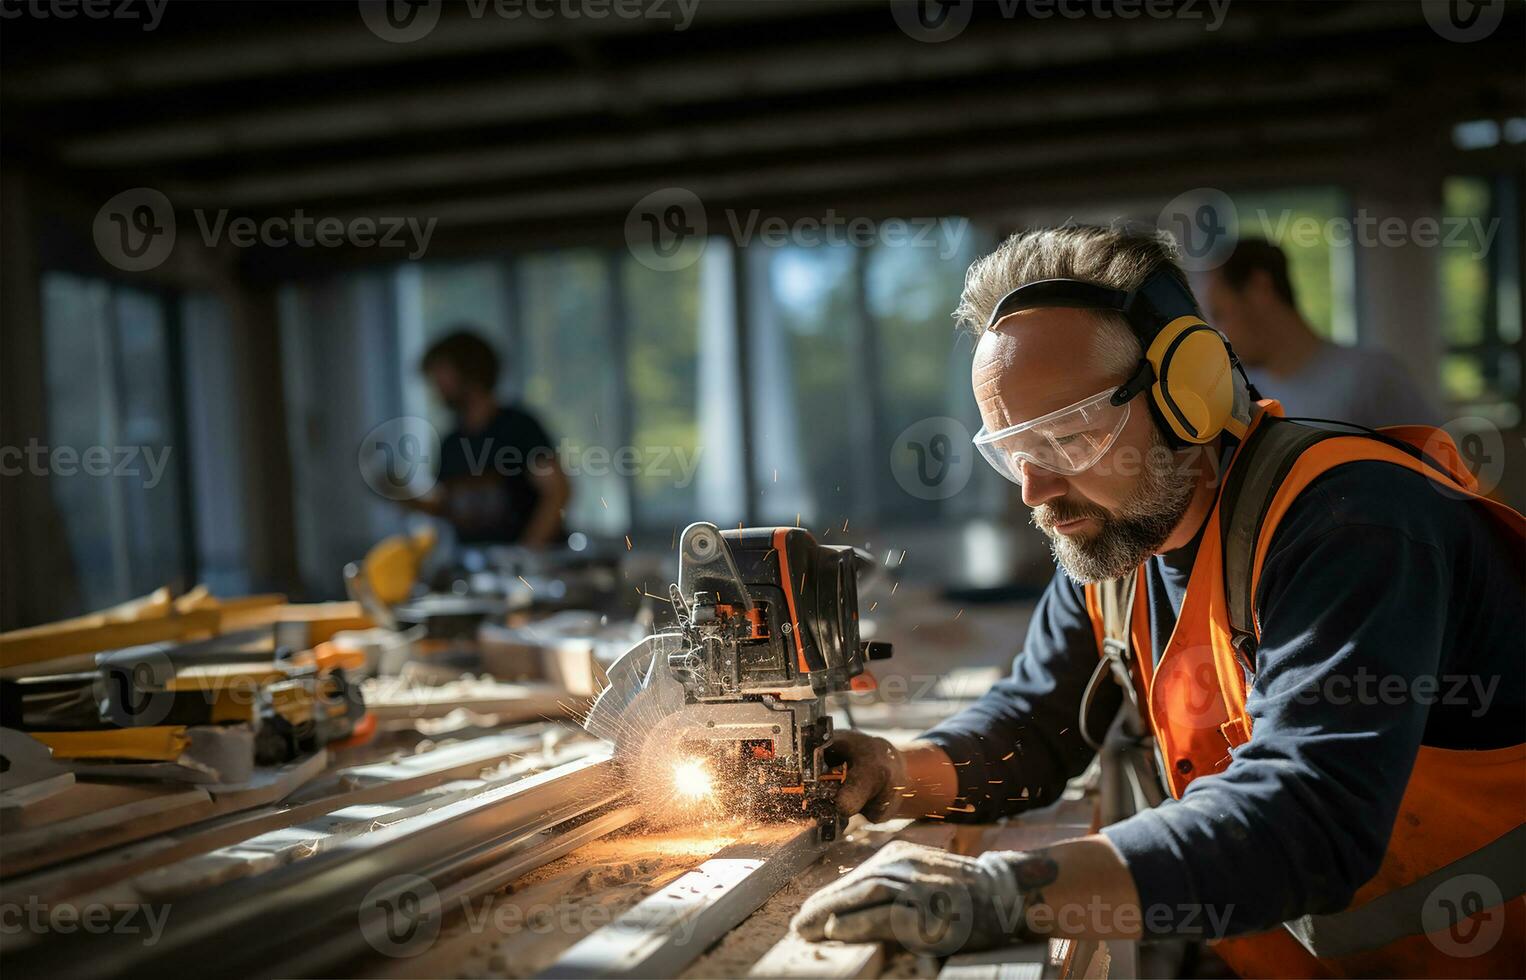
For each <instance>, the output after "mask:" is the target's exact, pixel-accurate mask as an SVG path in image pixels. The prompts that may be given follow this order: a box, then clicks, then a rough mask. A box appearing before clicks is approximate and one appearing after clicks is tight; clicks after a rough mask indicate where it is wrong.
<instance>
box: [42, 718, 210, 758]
mask: <svg viewBox="0 0 1526 980" xmlns="http://www.w3.org/2000/svg"><path fill="white" fill-rule="evenodd" d="M31 734H32V737H33V738H35V739H37V741H39V742H41V743H42V744H43V745H46V746H47V747H48V748H50V749H52V750H53V758H55V759H140V760H144V761H154V762H173V761H174V760H176V759H178V758H180V754H181V753H182V752H184V751H185V750H186V749H187V748H188V747H189V746H190V744H191V737H190V735H189V734H187V732H186V726H184V725H154V726H146V727H143V728H112V729H103V730H101V731H91V732H32V733H31Z"/></svg>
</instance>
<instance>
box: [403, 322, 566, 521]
mask: <svg viewBox="0 0 1526 980" xmlns="http://www.w3.org/2000/svg"><path fill="white" fill-rule="evenodd" d="M420 370H421V371H422V372H423V373H424V375H425V376H426V377H428V378H429V380H430V382H431V383H432V384H433V385H434V389H435V391H436V393H437V394H438V395H439V396H440V399H441V400H442V401H444V402H445V404H446V405H448V406H449V407H450V410H451V412H452V413H454V414H455V416H456V429H455V431H453V432H451V433H450V434H449V435H447V436H446V437H445V438H444V440H442V442H441V444H440V468H439V473H438V476H439V482H438V483H437V484H436V486H435V488H434V489H433V490H432V491H431V492H430V493H429V494H427V495H425V496H424V497H423V498H421V499H420V500H419V501H418V502H417V503H418V506H419V507H420V509H422V510H425V511H427V512H429V513H431V514H435V515H437V516H440V517H443V518H445V519H446V520H447V521H449V522H450V523H451V525H452V526H453V527H454V528H455V529H456V536H457V538H458V540H460V542H461V543H462V544H518V545H524V546H525V547H529V548H544V547H547V546H548V545H552V544H554V543H556V542H558V541H560V540H561V538H562V537H563V536H564V532H563V530H562V509H563V508H564V507H566V506H567V501H568V500H570V499H571V497H572V490H571V487H570V486H569V484H568V482H567V475H566V473H565V472H564V471H563V470H562V467H561V464H560V462H559V461H558V460H557V457H556V452H555V450H554V449H553V448H552V446H551V437H550V436H548V435H547V434H546V430H545V429H544V428H542V427H541V424H540V423H539V422H538V421H536V419H535V417H534V416H533V415H531V414H529V413H528V412H526V411H524V410H522V409H520V408H517V407H515V406H512V405H500V404H499V403H498V398H497V396H496V395H495V394H494V388H495V387H496V385H497V383H498V355H497V354H495V353H494V351H493V348H492V347H491V346H490V345H489V344H488V343H487V342H486V341H485V340H483V339H482V338H481V337H480V336H478V335H477V334H476V333H474V332H472V331H470V330H468V329H458V330H455V331H453V332H452V333H450V334H449V335H448V336H446V337H444V338H442V339H441V340H439V341H437V342H436V343H435V344H434V345H433V346H431V347H430V348H429V350H428V351H426V352H425V353H424V358H423V361H422V362H421V363H420Z"/></svg>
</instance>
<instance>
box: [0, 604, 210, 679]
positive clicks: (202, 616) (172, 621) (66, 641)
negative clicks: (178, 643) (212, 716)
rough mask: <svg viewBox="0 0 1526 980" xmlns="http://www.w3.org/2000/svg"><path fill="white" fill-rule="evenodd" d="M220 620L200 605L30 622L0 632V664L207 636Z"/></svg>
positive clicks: (6, 664) (37, 660)
mask: <svg viewBox="0 0 1526 980" xmlns="http://www.w3.org/2000/svg"><path fill="white" fill-rule="evenodd" d="M221 622H222V619H221V615H220V614H219V613H218V612H217V611H216V610H213V609H203V610H197V611H195V612H189V613H180V614H176V615H172V616H156V617H154V618H150V619H139V620H132V621H127V622H104V621H101V622H97V621H94V620H90V621H76V622H70V623H50V624H47V625H45V626H33V627H31V628H29V629H24V630H14V631H12V632H10V633H0V667H22V666H26V665H28V664H36V663H42V662H44V661H48V660H56V659H58V658H60V657H73V656H77V655H79V654H85V653H99V652H101V651H103V650H120V649H122V648H123V647H134V646H141V645H143V644H145V643H163V642H166V641H170V640H183V639H187V638H188V637H192V636H198V635H208V636H210V635H211V634H214V633H216V632H217V631H218V630H219V629H220V628H221Z"/></svg>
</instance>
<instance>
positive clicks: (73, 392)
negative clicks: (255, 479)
mask: <svg viewBox="0 0 1526 980" xmlns="http://www.w3.org/2000/svg"><path fill="white" fill-rule="evenodd" d="M42 293H43V323H44V330H45V358H46V364H45V368H44V370H45V371H46V377H47V406H48V437H47V438H48V445H47V447H46V450H47V455H46V457H45V458H44V459H43V461H42V464H41V465H45V466H46V467H47V479H48V483H49V487H50V488H51V491H52V494H53V500H54V503H55V505H56V506H57V507H58V510H59V513H60V514H61V515H62V517H63V523H64V527H65V533H66V536H67V538H68V541H69V550H70V554H71V557H72V558H73V561H74V571H75V583H76V588H77V591H78V596H77V599H78V611H83V610H87V609H98V608H101V607H103V606H107V605H111V604H113V603H116V602H121V601H123V600H124V599H127V598H130V597H131V596H134V595H139V594H143V593H146V592H149V591H152V590H153V589H155V588H158V587H159V586H161V585H175V586H178V587H180V588H185V587H187V586H188V585H189V584H190V583H189V582H188V581H187V579H188V574H189V558H190V556H189V555H188V553H187V550H186V543H187V542H186V539H185V537H184V535H185V534H186V532H187V531H188V529H189V527H190V522H189V518H188V515H185V514H183V513H182V507H181V467H182V466H184V465H185V461H184V460H183V459H182V458H181V455H182V452H183V449H182V447H181V445H180V442H179V439H178V438H177V424H178V422H177V418H176V414H177V412H178V406H177V405H176V403H175V397H174V388H173V386H172V384H171V381H170V355H171V339H170V327H169V325H168V323H167V322H166V316H165V307H164V304H163V303H162V302H161V301H160V299H159V298H158V297H157V296H155V295H153V294H150V293H146V292H142V291H139V290H133V289H123V288H118V287H115V286H112V285H110V284H108V283H107V282H105V281H102V280H97V279H84V278H80V277H78V276H73V275H69V274H65V273H48V274H46V275H44V276H43V283H42Z"/></svg>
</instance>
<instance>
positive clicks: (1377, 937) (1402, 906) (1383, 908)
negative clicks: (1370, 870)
mask: <svg viewBox="0 0 1526 980" xmlns="http://www.w3.org/2000/svg"><path fill="white" fill-rule="evenodd" d="M1461 875H1479V876H1482V877H1484V878H1487V879H1488V880H1489V881H1491V882H1493V883H1494V886H1495V887H1496V888H1498V889H1499V892H1498V897H1499V898H1500V899H1501V900H1503V901H1506V902H1508V901H1511V900H1513V899H1515V898H1516V897H1518V896H1520V895H1522V894H1526V824H1520V825H1517V826H1516V827H1514V828H1513V829H1511V830H1508V831H1506V832H1505V833H1504V834H1502V835H1501V836H1499V837H1496V838H1495V839H1494V840H1493V841H1491V842H1490V843H1488V844H1485V845H1484V846H1483V847H1481V848H1479V849H1478V850H1476V851H1473V852H1471V853H1469V854H1464V855H1463V856H1462V857H1460V858H1458V859H1457V860H1456V861H1453V862H1452V863H1451V864H1448V865H1446V866H1444V867H1440V868H1437V869H1436V870H1435V871H1432V872H1431V873H1430V874H1428V875H1426V876H1425V877H1423V878H1418V879H1416V880H1415V881H1412V882H1410V883H1409V884H1407V885H1405V886H1403V887H1402V888H1395V889H1394V890H1393V891H1390V892H1384V893H1383V894H1382V895H1379V896H1378V897H1377V898H1375V899H1373V900H1372V901H1370V902H1368V903H1367V904H1365V905H1359V906H1357V907H1356V908H1354V909H1347V910H1346V911H1344V912H1336V913H1335V914H1333V915H1306V916H1304V917H1302V918H1300V919H1294V920H1293V921H1291V922H1285V923H1283V925H1284V926H1285V927H1286V928H1287V930H1288V931H1289V932H1291V933H1292V934H1293V938H1295V939H1297V940H1298V942H1299V943H1300V944H1302V946H1303V947H1304V948H1305V949H1307V950H1308V951H1309V952H1310V953H1313V954H1314V955H1315V956H1318V957H1320V958H1321V959H1324V958H1327V957H1337V956H1351V955H1353V954H1355V953H1364V952H1367V951H1368V950H1373V949H1379V948H1381V947H1383V946H1387V945H1388V944H1389V943H1392V942H1396V941H1398V940H1400V939H1403V938H1404V937H1405V936H1414V935H1419V934H1421V933H1426V932H1434V931H1436V930H1437V929H1442V928H1446V927H1447V926H1449V925H1454V924H1455V923H1456V921H1457V920H1458V919H1459V918H1466V917H1468V916H1469V915H1472V914H1476V913H1477V912H1482V911H1485V909H1487V908H1491V907H1494V906H1484V907H1482V908H1478V909H1466V908H1465V909H1463V910H1462V911H1461V914H1460V915H1458V914H1455V912H1454V910H1450V909H1447V908H1445V907H1444V906H1443V905H1442V904H1440V903H1438V902H1437V901H1436V900H1433V899H1432V897H1431V896H1432V893H1433V892H1435V890H1436V889H1437V888H1439V887H1441V886H1442V885H1443V884H1445V883H1446V882H1448V881H1450V880H1451V879H1454V878H1457V877H1459V876H1461ZM1494 897H1495V896H1492V895H1491V896H1489V899H1492V898H1494ZM1485 900H1486V901H1487V900H1488V899H1485ZM1496 904H1498V903H1496ZM1433 919H1439V921H1431V920H1433Z"/></svg>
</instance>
